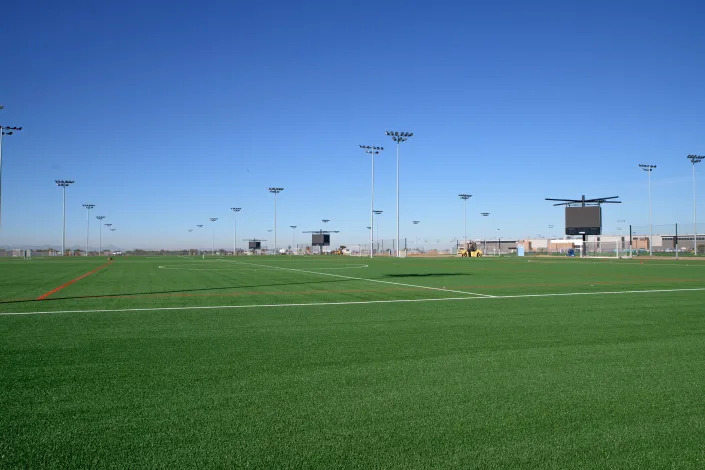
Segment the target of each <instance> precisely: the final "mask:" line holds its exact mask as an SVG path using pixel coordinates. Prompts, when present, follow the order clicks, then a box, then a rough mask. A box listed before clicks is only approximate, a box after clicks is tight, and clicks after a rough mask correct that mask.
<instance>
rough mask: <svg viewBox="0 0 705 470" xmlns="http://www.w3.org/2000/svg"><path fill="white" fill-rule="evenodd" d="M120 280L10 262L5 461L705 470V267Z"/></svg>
mask: <svg viewBox="0 0 705 470" xmlns="http://www.w3.org/2000/svg"><path fill="white" fill-rule="evenodd" d="M105 264H106V260H105V258H71V259H59V258H57V259H33V260H31V261H23V260H16V259H2V260H0V313H31V312H58V313H43V314H30V315H0V337H1V338H2V342H0V467H3V468H7V467H34V468H36V467H61V468H67V467H170V468H174V467H206V466H208V467H212V466H237V467H260V468H261V467H381V468H410V467H464V468H467V467H498V468H532V467H554V468H568V467H569V468H579V467H583V468H588V467H593V468H594V467H612V468H653V467H676V468H702V467H703V466H705V445H704V444H703V442H705V399H703V397H704V396H705V393H704V392H705V372H704V371H705V318H704V317H705V315H704V313H705V308H703V304H704V302H703V300H705V290H698V289H703V287H705V286H704V284H703V274H705V263H702V262H698V261H692V260H684V261H682V262H676V261H674V260H659V261H647V262H640V261H638V260H637V261H626V260H622V261H618V260H612V261H610V260H604V261H594V260H562V259H540V258H529V259H487V258H482V259H401V260H395V259H374V260H369V259H364V258H350V257H293V258H289V257H239V258H237V259H233V258H229V259H205V260H203V259H198V258H176V257H174V258H119V259H116V260H115V261H114V262H113V263H112V264H109V265H105ZM160 266H161V268H160ZM96 268H100V269H98V270H96V271H94V272H93V273H92V274H90V275H88V276H86V277H84V278H82V279H80V280H78V281H76V282H74V283H72V284H70V285H67V286H66V287H64V288H63V289H61V290H58V291H56V292H54V293H52V294H50V295H48V296H46V297H45V298H44V299H43V300H36V299H37V298H39V297H42V296H44V295H46V294H48V293H49V292H51V291H52V290H53V289H54V288H56V287H59V286H62V285H64V284H65V283H67V282H68V281H71V280H74V279H77V278H79V277H80V276H82V275H84V274H86V273H88V272H91V271H93V270H95V269H96ZM688 289H690V290H688ZM627 291H630V292H627ZM639 291H640V292H639ZM625 292H626V293H625ZM467 293H473V294H467ZM474 294H478V295H474ZM552 294H563V295H552ZM585 294H587V295H585ZM486 296H495V297H486ZM442 299H457V300H442ZM370 301H375V302H377V303H369V302H370ZM386 301H395V302H391V303H386ZM397 301H399V302H397ZM316 304H317V305H316ZM233 306H242V307H243V308H231V307H233ZM202 307H207V308H202ZM211 307H215V308H211ZM184 308H188V309H184ZM129 309H133V310H129ZM160 309H161V310H160ZM94 310H103V311H100V312H96V311H94Z"/></svg>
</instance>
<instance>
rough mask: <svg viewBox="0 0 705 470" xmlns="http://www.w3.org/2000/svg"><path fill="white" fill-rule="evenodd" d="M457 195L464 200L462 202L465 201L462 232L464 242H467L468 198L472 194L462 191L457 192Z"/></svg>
mask: <svg viewBox="0 0 705 470" xmlns="http://www.w3.org/2000/svg"><path fill="white" fill-rule="evenodd" d="M458 197H459V198H460V199H462V200H463V201H464V203H465V219H464V221H465V225H464V227H465V229H464V232H463V237H465V239H464V243H467V242H468V199H470V198H471V197H472V194H465V193H463V194H458Z"/></svg>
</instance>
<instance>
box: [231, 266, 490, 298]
mask: <svg viewBox="0 0 705 470" xmlns="http://www.w3.org/2000/svg"><path fill="white" fill-rule="evenodd" d="M232 262H233V263H236V264H246V265H250V266H260V267H263V268H272V269H281V270H284V271H295V272H298V273H307V274H318V275H320V276H332V277H341V278H343V279H353V280H355V281H368V282H379V283H381V284H392V285H396V286H404V287H415V288H418V289H429V290H438V291H442V292H452V293H454V294H466V295H475V296H478V297H494V296H493V295H489V294H478V293H477V292H468V291H464V290H452V289H445V288H442V287H429V286H419V285H416V284H405V283H403V282H393V281H382V280H381V279H367V278H364V277H354V276H343V275H342V274H333V273H319V272H316V271H308V270H305V269H296V268H282V267H280V266H270V265H268V264H257V263H246V262H244V261H232Z"/></svg>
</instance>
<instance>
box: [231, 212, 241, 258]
mask: <svg viewBox="0 0 705 470" xmlns="http://www.w3.org/2000/svg"><path fill="white" fill-rule="evenodd" d="M230 210H231V211H233V256H237V213H238V212H240V211H241V210H242V208H240V207H231V208H230Z"/></svg>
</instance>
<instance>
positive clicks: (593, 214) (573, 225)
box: [565, 206, 602, 235]
mask: <svg viewBox="0 0 705 470" xmlns="http://www.w3.org/2000/svg"><path fill="white" fill-rule="evenodd" d="M581 232H582V233H584V234H585V235H600V234H601V232H602V208H601V207H600V206H586V207H566V208H565V234H566V235H582V233H581Z"/></svg>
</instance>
